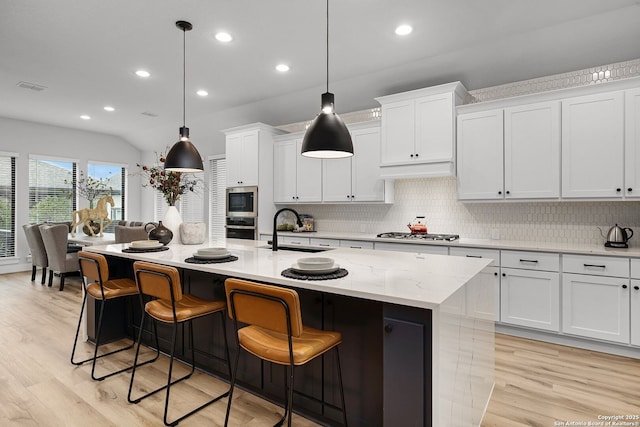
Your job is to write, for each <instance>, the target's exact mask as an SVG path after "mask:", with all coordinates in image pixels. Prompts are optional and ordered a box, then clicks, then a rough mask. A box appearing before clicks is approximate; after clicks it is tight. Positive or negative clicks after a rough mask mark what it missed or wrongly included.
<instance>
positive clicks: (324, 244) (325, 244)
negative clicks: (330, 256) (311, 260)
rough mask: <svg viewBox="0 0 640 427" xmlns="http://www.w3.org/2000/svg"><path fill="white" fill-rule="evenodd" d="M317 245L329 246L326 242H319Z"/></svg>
mask: <svg viewBox="0 0 640 427" xmlns="http://www.w3.org/2000/svg"><path fill="white" fill-rule="evenodd" d="M318 246H329V244H328V243H320V244H319V245H318Z"/></svg>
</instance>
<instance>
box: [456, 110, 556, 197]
mask: <svg viewBox="0 0 640 427" xmlns="http://www.w3.org/2000/svg"><path fill="white" fill-rule="evenodd" d="M559 195H560V103H559V102H557V101H554V102H545V103H536V104H527V105H521V106H517V107H510V108H504V109H495V110H487V111H479V112H473V113H465V114H460V115H459V116H458V198H459V199H461V200H501V199H553V198H558V197H559Z"/></svg>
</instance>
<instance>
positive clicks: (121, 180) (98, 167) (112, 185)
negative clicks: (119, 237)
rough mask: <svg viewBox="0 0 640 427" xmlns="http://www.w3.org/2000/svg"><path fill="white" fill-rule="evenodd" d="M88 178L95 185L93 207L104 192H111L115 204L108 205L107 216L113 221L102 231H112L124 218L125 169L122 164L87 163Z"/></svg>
mask: <svg viewBox="0 0 640 427" xmlns="http://www.w3.org/2000/svg"><path fill="white" fill-rule="evenodd" d="M87 175H88V179H89V180H90V181H88V182H91V183H93V184H94V187H97V189H98V191H97V195H96V198H95V200H94V204H93V207H95V203H97V201H98V199H99V198H100V197H102V196H104V195H106V194H111V196H112V197H113V201H114V202H115V206H109V209H110V212H109V218H111V221H113V222H112V223H111V224H110V225H109V227H107V228H105V230H104V231H106V232H110V233H113V227H114V226H115V223H116V222H117V221H119V220H123V219H125V218H126V216H125V204H126V203H125V200H126V199H125V188H126V176H127V171H126V169H125V168H124V167H122V166H117V165H109V164H100V163H89V167H88V174H87Z"/></svg>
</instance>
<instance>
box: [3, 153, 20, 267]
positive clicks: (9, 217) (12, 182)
mask: <svg viewBox="0 0 640 427" xmlns="http://www.w3.org/2000/svg"><path fill="white" fill-rule="evenodd" d="M15 253H16V157H15V155H13V154H8V153H0V258H7V257H12V256H15Z"/></svg>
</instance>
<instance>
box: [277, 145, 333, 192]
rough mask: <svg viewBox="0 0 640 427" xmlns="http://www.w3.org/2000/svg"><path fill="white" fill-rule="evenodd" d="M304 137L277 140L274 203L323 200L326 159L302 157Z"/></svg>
mask: <svg viewBox="0 0 640 427" xmlns="http://www.w3.org/2000/svg"><path fill="white" fill-rule="evenodd" d="M302 138H303V135H302V134H291V135H284V136H281V137H278V138H276V142H275V143H274V148H273V150H274V155H273V168H274V170H273V201H274V202H275V203H315V202H320V201H321V200H322V160H321V159H314V158H309V157H304V156H302V155H301V154H300V152H301V148H302Z"/></svg>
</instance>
